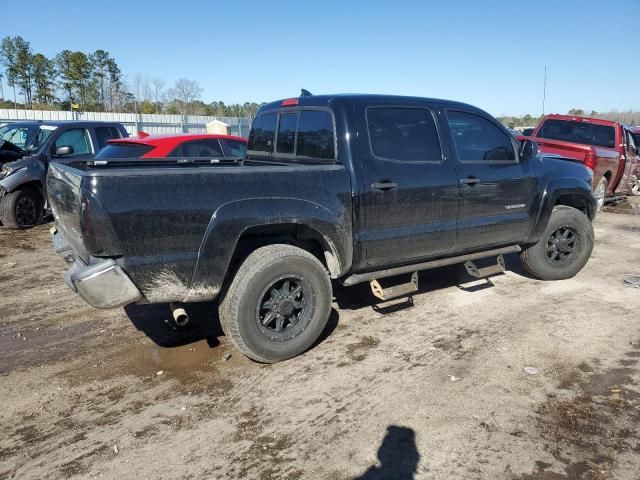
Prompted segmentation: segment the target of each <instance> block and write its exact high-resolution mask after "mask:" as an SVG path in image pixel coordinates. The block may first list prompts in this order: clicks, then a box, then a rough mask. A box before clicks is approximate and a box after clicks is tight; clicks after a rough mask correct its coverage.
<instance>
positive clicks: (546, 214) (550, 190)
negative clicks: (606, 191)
mask: <svg viewBox="0 0 640 480" xmlns="http://www.w3.org/2000/svg"><path fill="white" fill-rule="evenodd" d="M558 205H563V206H566V207H572V208H575V209H577V210H580V211H581V212H583V213H584V214H585V215H586V216H587V217H588V218H589V220H591V221H593V219H594V218H595V216H596V212H597V201H596V198H595V197H594V196H593V192H592V191H591V188H590V186H589V185H588V183H587V182H585V181H582V180H580V179H578V178H557V179H554V180H551V181H550V182H549V183H548V185H547V187H546V188H545V189H544V192H543V194H542V198H541V200H540V204H539V211H538V216H537V218H536V222H535V225H534V227H533V230H532V233H531V235H530V236H529V239H528V241H527V243H528V244H532V243H536V242H537V241H538V240H539V239H540V237H541V236H542V234H543V233H544V231H545V229H546V228H547V224H548V223H549V218H550V217H551V212H552V211H553V208H554V207H555V206H558Z"/></svg>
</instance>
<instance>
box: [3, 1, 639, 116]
mask: <svg viewBox="0 0 640 480" xmlns="http://www.w3.org/2000/svg"><path fill="white" fill-rule="evenodd" d="M25 5H26V4H25ZM28 5H29V6H28V10H29V13H28V14H25V8H26V7H25V8H20V9H18V10H17V11H16V13H18V12H22V13H21V15H22V18H21V20H20V21H19V22H12V23H11V24H9V23H8V22H3V27H2V32H0V36H5V35H21V36H23V37H24V38H25V39H26V40H29V41H30V42H31V45H32V47H33V49H34V51H39V52H42V53H44V54H45V55H48V56H53V55H55V54H56V53H57V52H58V51H60V50H63V49H65V48H66V49H70V50H82V51H86V52H89V51H93V50H95V49H98V48H102V49H105V50H107V51H109V52H110V53H111V54H112V55H113V56H114V57H115V59H116V60H117V62H118V64H119V65H120V68H121V69H122V71H123V72H124V73H125V74H127V76H128V77H129V79H132V78H133V77H134V75H135V74H137V73H140V74H143V75H145V76H148V77H149V78H153V77H162V78H164V79H165V80H166V81H167V83H169V84H170V83H173V82H174V81H175V80H176V79H178V78H180V77H183V78H188V79H192V80H196V81H198V82H199V84H200V86H202V87H203V89H204V94H203V100H204V101H205V102H210V101H212V100H222V101H224V102H225V103H234V102H244V101H258V102H259V101H270V100H275V99H279V98H283V97H289V96H295V95H297V94H298V93H299V91H300V88H306V89H307V90H310V91H311V92H313V93H337V92H366V93H393V94H400V95H418V96H428V97H438V98H448V99H453V100H460V101H465V102H469V103H472V104H474V105H477V106H479V107H481V108H484V109H485V110H487V111H489V112H490V113H492V114H494V115H500V114H524V113H531V114H540V113H541V110H542V84H543V72H544V66H545V65H546V66H547V67H548V87H547V101H546V111H547V113H550V112H557V113H565V112H566V111H567V110H568V109H570V108H573V107H578V108H584V109H587V110H592V109H593V110H597V111H605V110H609V109H618V110H627V109H636V110H639V109H640V0H618V1H616V2H608V1H604V0H582V1H578V0H555V1H547V0H536V1H534V2H529V1H509V2H506V1H488V0H484V1H482V0H479V1H470V0H469V1H465V0H457V1H452V0H446V1H444V0H443V1H426V0H425V1H411V2H409V1H407V2H402V1H395V2H394V1H386V2H377V1H373V0H370V1H366V2H356V1H351V2H350V1H347V0H342V1H334V0H322V1H311V2H309V1H305V0H298V1H295V2H293V1H280V2H278V1H275V2H254V1H252V0H244V1H241V2H234V1H229V2H213V1H208V2H206V1H190V0H182V1H179V2H168V1H157V2H145V1H137V2H136V1H131V0H129V1H127V2H117V1H111V2H103V1H91V0H84V1H77V0H62V1H59V2H53V3H51V2H50V1H42V0H31V1H30V2H28ZM528 6H530V7H528ZM23 14H24V15H23Z"/></svg>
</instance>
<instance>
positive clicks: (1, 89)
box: [0, 73, 4, 100]
mask: <svg viewBox="0 0 640 480" xmlns="http://www.w3.org/2000/svg"><path fill="white" fill-rule="evenodd" d="M0 98H1V99H2V100H4V87H3V86H2V74H1V73H0Z"/></svg>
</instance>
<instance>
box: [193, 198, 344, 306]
mask: <svg viewBox="0 0 640 480" xmlns="http://www.w3.org/2000/svg"><path fill="white" fill-rule="evenodd" d="M352 239H353V236H352V231H351V216H350V212H348V214H347V212H346V211H340V210H336V211H333V210H329V209H328V208H327V207H325V206H322V205H319V204H316V203H314V202H310V201H307V200H301V199H291V198H272V199H269V198H255V199H244V200H238V201H234V202H231V203H227V204H224V205H222V206H221V207H219V208H218V209H216V211H215V212H214V213H213V215H212V217H211V220H210V222H209V225H208V226H207V230H206V232H205V234H204V237H203V240H202V243H201V246H200V249H199V251H198V259H197V263H196V267H195V270H194V274H193V278H192V281H191V289H192V290H197V288H196V287H197V286H199V285H203V284H209V285H211V284H213V285H216V286H217V290H220V289H221V288H222V286H223V285H224V283H225V281H226V280H227V277H228V276H229V272H230V271H233V269H234V268H235V266H236V265H237V264H238V263H239V262H241V261H242V260H243V259H244V258H245V257H246V256H247V255H248V254H249V253H250V252H251V251H253V250H254V249H255V248H258V247H261V246H265V245H269V244H274V243H288V244H292V245H296V246H301V247H302V248H305V249H307V250H308V251H310V252H311V253H314V254H315V255H316V256H317V257H318V258H319V259H320V261H321V262H322V263H323V264H324V265H325V267H326V268H327V270H328V271H329V273H330V275H331V277H332V278H338V277H340V276H342V275H344V273H346V272H347V271H348V270H349V268H350V267H351V261H352V256H353V253H352V252H353V246H352ZM216 293H217V292H216ZM194 300H195V298H194Z"/></svg>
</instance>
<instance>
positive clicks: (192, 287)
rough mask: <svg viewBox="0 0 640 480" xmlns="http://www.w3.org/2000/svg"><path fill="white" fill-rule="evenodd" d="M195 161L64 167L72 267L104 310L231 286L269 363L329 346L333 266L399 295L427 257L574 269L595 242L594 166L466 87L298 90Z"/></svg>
mask: <svg viewBox="0 0 640 480" xmlns="http://www.w3.org/2000/svg"><path fill="white" fill-rule="evenodd" d="M188 160H189V161H185V159H183V158H180V157H177V158H169V159H155V160H149V161H140V160H139V159H107V160H100V161H90V162H75V163H71V164H56V165H53V166H52V168H51V169H50V170H49V175H48V179H47V182H48V191H49V199H50V201H51V206H52V209H53V213H54V216H55V226H56V227H55V228H56V230H54V232H53V242H54V246H55V250H56V252H58V253H59V254H60V255H61V256H62V257H63V258H65V260H66V261H67V262H69V265H70V268H69V270H68V272H67V275H66V277H65V278H66V282H67V284H68V285H69V287H70V288H72V289H73V290H74V291H76V292H77V293H78V294H79V295H80V296H81V297H82V298H83V299H84V300H85V301H86V302H88V303H89V304H91V305H93V306H95V307H98V308H115V307H119V306H122V305H127V304H131V303H140V302H143V303H144V302H151V303H164V302H196V301H205V300H212V299H215V298H216V297H220V298H219V302H220V308H219V314H220V315H219V316H220V321H221V324H222V327H223V329H224V331H225V333H226V335H227V336H228V337H229V338H230V339H231V341H232V342H233V343H234V344H235V345H236V346H237V347H238V348H239V349H240V350H241V351H242V352H243V353H244V354H245V355H247V356H249V357H251V358H253V359H255V360H258V361H261V362H275V361H279V360H284V359H287V358H291V357H293V356H295V355H298V354H300V353H301V352H303V351H305V350H306V349H307V348H309V347H310V346H311V345H313V343H314V342H315V341H316V340H317V338H318V336H319V335H320V334H321V332H322V331H323V329H324V327H325V325H326V323H327V320H328V318H329V313H330V311H331V303H332V298H333V295H332V283H331V279H335V280H336V281H340V282H341V283H342V284H343V285H346V286H349V285H354V284H357V283H361V282H369V283H370V285H371V289H372V292H373V294H374V295H376V296H377V297H378V298H381V299H388V298H391V297H395V296H399V295H406V294H410V293H412V292H414V291H415V290H416V289H417V287H418V285H417V284H418V275H417V272H418V271H420V270H425V269H429V268H435V267H440V266H443V265H451V264H455V263H465V266H466V268H467V271H468V272H469V273H470V274H472V275H473V276H477V277H483V276H487V275H491V274H495V273H497V272H500V271H502V270H503V269H504V258H503V257H502V255H504V254H507V253H515V252H520V258H521V261H522V264H523V265H524V268H526V269H527V270H528V271H529V272H530V273H531V274H532V275H534V276H536V277H538V278H540V279H544V280H560V279H565V278H569V277H572V276H574V275H576V274H577V273H578V272H579V271H580V270H581V269H582V267H583V266H584V265H585V264H586V262H587V261H588V259H589V257H590V255H591V250H592V248H593V241H594V236H593V227H592V225H591V220H592V219H593V218H594V216H595V211H596V206H597V205H596V200H595V198H594V196H593V195H592V193H591V173H590V171H589V170H588V169H587V168H585V166H584V165H581V164H578V163H574V162H567V161H564V160H562V159H558V158H545V157H541V156H538V155H537V148H536V144H535V143H534V142H532V141H530V140H525V141H523V142H522V143H519V142H518V141H517V140H516V139H515V138H514V137H513V136H512V135H511V134H510V133H509V132H508V131H507V130H506V129H505V128H504V127H503V126H502V125H501V124H500V123H499V122H498V121H497V120H495V119H494V118H493V117H491V116H490V115H489V114H487V113H486V112H484V111H482V110H480V109H478V108H476V107H473V106H470V105H466V104H463V103H458V102H452V101H446V100H436V99H428V98H417V97H398V96H386V95H380V96H376V95H326V96H324V95H319V96H315V95H312V96H303V97H300V98H291V99H286V100H282V101H278V102H274V103H270V104H267V105H265V106H263V107H261V108H260V110H259V111H258V113H257V116H256V117H255V119H254V121H253V125H252V128H251V133H250V135H249V144H248V150H247V155H246V159H245V160H238V161H236V162H233V163H231V164H221V163H212V162H211V161H209V160H208V159H202V160H198V159H188ZM483 258H493V260H494V261H493V264H492V265H491V266H483V267H479V266H478V265H476V264H475V263H474V262H475V261H476V260H478V259H483ZM403 276H409V277H410V278H409V279H406V280H404V281H403V280H402V277H403ZM388 277H398V278H399V280H398V282H396V283H398V285H392V286H389V285H385V284H384V283H385V279H387V278H388ZM177 308H179V303H178V304H177V305H174V317H175V316H176V315H175V312H176V311H177Z"/></svg>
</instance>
